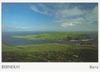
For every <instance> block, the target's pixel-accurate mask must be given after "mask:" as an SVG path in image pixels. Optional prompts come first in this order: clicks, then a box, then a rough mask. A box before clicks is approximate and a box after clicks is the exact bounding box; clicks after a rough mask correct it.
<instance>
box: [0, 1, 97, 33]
mask: <svg viewBox="0 0 100 72" xmlns="http://www.w3.org/2000/svg"><path fill="white" fill-rule="evenodd" d="M2 30H3V31H98V4H97V3H2Z"/></svg>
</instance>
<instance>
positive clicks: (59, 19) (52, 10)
mask: <svg viewBox="0 0 100 72" xmlns="http://www.w3.org/2000/svg"><path fill="white" fill-rule="evenodd" d="M91 5H92V4H91ZM31 9H32V11H34V12H37V13H40V14H43V15H47V16H51V17H52V18H53V19H54V22H55V23H57V24H58V25H59V26H61V27H62V28H66V27H67V28H68V27H73V26H77V25H85V26H86V25H88V26H90V27H91V26H93V25H92V24H93V23H94V24H95V23H98V6H94V8H91V9H88V10H87V9H86V10H85V9H81V8H80V6H79V5H74V6H73V5H72V4H67V3H66V4H37V5H32V6H31Z"/></svg>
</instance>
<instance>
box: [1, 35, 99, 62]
mask: <svg viewBox="0 0 100 72" xmlns="http://www.w3.org/2000/svg"><path fill="white" fill-rule="evenodd" d="M13 37H15V38H26V39H32V40H72V39H85V38H88V36H87V35H86V34H81V33H77V34H76V33H44V34H37V35H25V36H13ZM2 61H3V62H97V61H98V46H97V44H86V43H85V44H84V43H83V44H79V45H77V44H71V45H70V44H58V43H44V44H28V45H18V46H11V45H7V44H3V45H2Z"/></svg>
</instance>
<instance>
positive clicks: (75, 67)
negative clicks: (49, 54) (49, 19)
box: [0, 0, 100, 72]
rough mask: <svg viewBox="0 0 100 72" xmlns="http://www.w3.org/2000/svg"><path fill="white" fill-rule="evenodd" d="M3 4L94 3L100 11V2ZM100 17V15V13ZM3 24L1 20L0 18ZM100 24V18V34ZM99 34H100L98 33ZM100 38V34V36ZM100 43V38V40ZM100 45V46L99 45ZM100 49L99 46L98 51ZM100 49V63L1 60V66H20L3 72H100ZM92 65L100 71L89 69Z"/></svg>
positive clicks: (86, 0)
mask: <svg viewBox="0 0 100 72" xmlns="http://www.w3.org/2000/svg"><path fill="white" fill-rule="evenodd" d="M2 2H10V3H11V2H17V3H20V2H21V3H23V2H24V3H30V2H39V3H40V2H43V3H48V2H50V3H54V2H55V3H58V2H60V3H61V2H62V3H63V2H69V3H71V2H74V3H75V2H76V3H77V2H78V3H81V2H84V3H94V2H98V11H99V6H100V3H99V0H84V1H83V0H70V1H69V0H2ZM2 2H0V17H1V16H2V15H1V12H2V11H1V3H2ZM98 15H99V16H98V17H100V14H99V13H98ZM0 23H1V18H0ZM99 28H100V23H99V18H98V32H100V29H99ZM98 34H99V33H98ZM99 37H100V34H99ZM1 40H2V39H1V25H0V49H1ZM99 41H100V38H99ZM98 45H100V44H98ZM99 48H100V47H99V46H98V49H99ZM1 53H2V51H1V50H0V58H1ZM99 63H100V49H99V62H59V63H57V62H56V63H52V62H51V63H47V62H45V63H43V62H42V63H41V62H40V63H38V62H33V63H32V62H25V63H24V62H9V63H8V62H5V63H2V62H1V59H0V64H1V65H20V66H21V68H20V69H2V72H99V71H100V64H99ZM90 65H94V66H98V67H99V69H89V66H90ZM0 68H1V67H0Z"/></svg>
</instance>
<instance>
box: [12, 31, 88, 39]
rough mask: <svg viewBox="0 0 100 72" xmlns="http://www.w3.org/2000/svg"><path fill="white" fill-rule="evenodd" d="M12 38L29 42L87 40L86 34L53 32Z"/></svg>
mask: <svg viewBox="0 0 100 72" xmlns="http://www.w3.org/2000/svg"><path fill="white" fill-rule="evenodd" d="M13 37H14V38H26V39H31V40H69V39H85V38H88V35H87V34H83V33H80V32H79V33H75V32H67V33H66V32H53V33H43V34H32V35H25V36H13Z"/></svg>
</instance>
